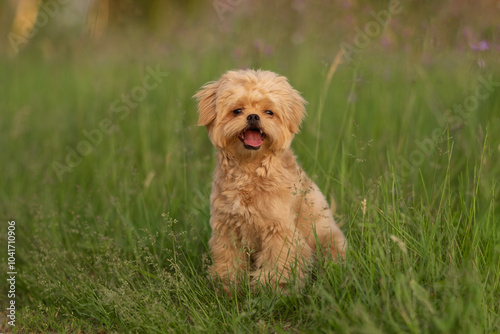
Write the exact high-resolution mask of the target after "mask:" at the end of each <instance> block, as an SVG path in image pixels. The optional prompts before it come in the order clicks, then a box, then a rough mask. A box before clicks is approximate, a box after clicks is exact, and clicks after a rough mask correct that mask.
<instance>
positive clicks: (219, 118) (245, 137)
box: [194, 70, 347, 291]
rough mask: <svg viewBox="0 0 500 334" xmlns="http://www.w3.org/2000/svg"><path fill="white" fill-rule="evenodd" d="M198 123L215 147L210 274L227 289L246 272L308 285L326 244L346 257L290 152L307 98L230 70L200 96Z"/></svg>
mask: <svg viewBox="0 0 500 334" xmlns="http://www.w3.org/2000/svg"><path fill="white" fill-rule="evenodd" d="M194 97H195V98H196V99H197V100H198V102H199V103H198V112H199V119H198V124H199V125H202V126H205V127H206V128H207V130H208V135H209V137H210V140H211V142H212V144H213V145H214V146H215V147H216V149H217V165H216V168H215V172H214V178H213V188H212V195H211V198H210V202H211V210H210V211H211V218H210V225H211V227H212V236H211V239H210V241H209V246H210V249H211V253H212V258H213V265H212V267H211V268H210V273H211V274H212V275H213V276H214V277H218V278H220V279H222V281H223V283H224V286H225V289H226V291H229V286H230V284H231V283H236V281H237V279H238V277H240V275H248V274H249V275H250V277H251V279H252V281H253V282H257V281H260V282H261V283H271V284H273V285H274V286H279V287H283V286H284V285H285V283H286V282H287V281H288V280H289V279H290V278H291V276H292V275H293V277H296V278H297V279H298V280H299V282H303V279H304V277H305V274H306V273H307V268H308V265H309V264H310V263H311V261H312V260H313V258H314V254H315V252H316V247H317V246H320V247H322V248H323V250H324V251H326V252H328V253H330V254H331V255H332V256H333V257H334V258H339V257H340V258H343V257H344V252H345V249H346V247H347V242H346V239H345V237H344V234H343V233H342V231H341V230H340V229H339V227H338V226H337V225H336V224H335V221H334V219H333V217H332V213H331V211H330V208H329V207H328V204H327V202H326V200H325V197H324V196H323V195H322V194H321V192H320V190H319V189H318V187H317V186H316V184H314V183H313V182H312V181H311V180H310V179H309V178H308V177H307V176H306V174H305V173H304V171H303V170H302V169H301V168H300V167H299V166H298V165H297V162H296V157H295V156H294V155H293V152H292V151H291V149H290V143H291V142H292V139H293V137H294V135H295V134H296V133H297V132H298V131H299V127H300V124H301V122H302V120H303V118H304V116H305V103H306V102H305V100H304V99H303V98H302V97H301V96H300V94H299V93H298V92H297V91H296V90H295V89H293V88H292V87H291V86H290V84H289V83H288V81H287V79H286V78H285V77H283V76H279V75H277V74H275V73H273V72H269V71H254V70H239V71H229V72H227V73H225V74H224V75H222V77H221V78H220V79H219V80H218V81H213V82H209V83H207V84H206V85H205V86H203V87H202V88H201V89H200V91H198V93H196V94H195V95H194Z"/></svg>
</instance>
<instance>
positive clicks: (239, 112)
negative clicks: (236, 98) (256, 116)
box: [233, 109, 243, 115]
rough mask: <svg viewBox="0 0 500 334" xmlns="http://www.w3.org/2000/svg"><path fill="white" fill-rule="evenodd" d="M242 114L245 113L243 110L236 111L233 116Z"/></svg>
mask: <svg viewBox="0 0 500 334" xmlns="http://www.w3.org/2000/svg"><path fill="white" fill-rule="evenodd" d="M242 112H243V110H241V109H235V110H233V114H235V115H239V114H241V113H242Z"/></svg>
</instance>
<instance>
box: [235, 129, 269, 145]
mask: <svg viewBox="0 0 500 334" xmlns="http://www.w3.org/2000/svg"><path fill="white" fill-rule="evenodd" d="M265 137H266V134H265V133H264V132H262V130H261V129H258V128H250V129H246V130H243V131H242V132H241V133H240V134H239V135H238V138H240V140H241V141H242V142H243V145H244V146H245V148H246V149H247V150H258V149H259V148H260V147H261V146H262V143H263V141H264V138H265Z"/></svg>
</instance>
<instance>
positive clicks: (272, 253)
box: [251, 225, 313, 288]
mask: <svg viewBox="0 0 500 334" xmlns="http://www.w3.org/2000/svg"><path fill="white" fill-rule="evenodd" d="M278 226H279V225H278ZM266 232H267V233H265V237H264V238H263V240H262V250H261V251H260V252H259V253H258V254H257V255H256V261H255V263H256V268H257V269H256V270H255V271H254V272H253V273H252V274H251V276H252V278H254V279H255V280H257V281H259V282H260V283H263V284H266V283H270V284H271V285H272V286H273V287H274V288H276V287H279V288H284V287H285V285H286V283H287V282H290V281H293V280H294V279H295V280H296V282H297V283H299V285H302V284H303V282H304V277H305V274H306V273H307V268H308V267H309V264H310V262H311V260H312V257H313V250H312V249H311V247H309V245H308V244H307V243H306V240H305V239H304V237H303V236H302V235H301V234H300V233H299V231H298V230H296V229H295V228H276V227H274V228H270V229H269V230H268V231H266Z"/></svg>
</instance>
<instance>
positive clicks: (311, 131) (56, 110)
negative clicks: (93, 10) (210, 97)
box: [0, 46, 500, 333]
mask: <svg viewBox="0 0 500 334" xmlns="http://www.w3.org/2000/svg"><path fill="white" fill-rule="evenodd" d="M224 48H225V46H222V47H221V48H220V50H222V49H224ZM220 50H215V51H213V52H208V53H207V54H204V57H203V61H201V57H200V56H199V55H196V54H191V53H188V52H185V51H183V50H178V51H175V52H173V53H172V54H171V56H170V57H167V58H166V59H163V58H159V57H158V58H155V59H153V60H151V59H149V60H145V59H141V60H139V61H136V60H134V61H126V60H113V58H111V59H106V60H95V61H94V60H89V59H85V57H84V56H83V57H76V59H72V60H67V61H57V62H55V61H54V62H51V61H38V60H34V58H32V57H30V56H26V55H25V56H21V57H20V58H18V59H15V60H8V59H3V60H1V61H0V70H1V72H2V77H3V78H7V79H3V82H4V84H2V88H1V89H0V101H2V111H1V113H2V116H1V117H2V121H1V122H0V131H1V133H2V135H1V136H0V147H1V152H2V157H3V159H2V163H1V168H2V173H1V174H2V175H1V177H0V185H1V187H0V189H1V190H0V198H1V201H0V213H1V215H0V216H1V219H2V221H3V222H2V224H1V226H2V229H1V231H0V232H1V234H0V240H1V241H2V247H1V248H2V249H5V248H6V247H4V246H3V245H4V242H6V235H7V224H6V222H7V220H11V219H14V220H15V221H16V228H17V229H16V246H17V247H16V266H17V271H18V275H17V280H16V299H15V300H16V307H17V309H16V310H17V313H16V327H15V328H14V329H12V328H11V327H9V326H8V325H7V324H6V320H3V323H2V324H1V326H2V327H3V328H4V330H14V331H19V332H31V331H34V332H50V331H53V332H78V331H79V330H82V331H83V332H120V333H123V332H151V333H154V332H158V333H164V332H169V331H172V332H179V333H181V332H204V331H205V332H238V333H239V332H248V333H252V332H263V333H266V332H338V333H400V332H401V333H408V332H409V333H459V332H461V333H491V332H499V331H500V304H499V303H498V299H499V296H500V246H499V245H500V220H499V205H500V204H499V201H498V198H499V188H500V186H499V181H500V180H499V176H500V159H499V154H500V118H499V112H498V111H499V110H500V87H494V88H493V89H492V92H491V93H490V94H489V96H488V97H487V98H486V99H485V100H484V101H481V103H480V104H479V105H478V106H477V108H476V109H475V110H474V111H473V112H471V113H470V115H469V116H468V117H467V118H461V119H460V122H454V124H451V123H450V124H448V123H446V122H442V121H441V120H442V119H443V115H444V113H445V111H446V110H447V109H450V108H453V105H454V104H456V103H464V100H465V99H466V98H467V97H468V96H470V95H471V94H472V93H473V92H474V89H475V88H476V87H477V85H478V84H480V81H478V80H479V78H480V76H481V75H482V76H483V77H488V76H489V75H492V76H493V79H494V80H495V81H499V80H500V73H499V71H498V70H499V67H498V66H497V64H495V63H494V61H493V59H491V60H490V59H487V64H488V67H487V69H481V68H479V67H477V65H475V60H474V58H473V56H471V55H470V54H467V53H465V54H460V53H455V52H450V53H447V54H444V55H439V56H436V57H435V58H434V59H433V61H432V62H431V63H428V64H424V63H422V62H420V61H417V60H415V57H414V55H408V54H405V53H403V52H399V51H396V52H392V53H390V54H387V53H381V52H377V51H374V50H365V51H364V53H363V54H362V55H361V56H360V59H359V60H357V61H355V62H353V63H351V64H344V65H342V66H340V67H339V68H338V70H337V72H336V73H335V74H334V76H333V79H332V82H331V84H330V86H329V88H328V91H327V92H326V95H325V100H324V102H325V104H324V107H323V109H322V113H321V119H318V117H320V116H319V113H318V110H319V108H320V107H319V105H320V99H321V94H322V89H323V86H324V82H325V80H326V73H327V72H328V66H329V64H326V63H324V62H323V63H322V62H321V61H318V59H317V56H316V55H314V54H313V53H312V52H310V53H308V52H307V48H306V47H302V48H297V49H294V51H296V52H297V54H293V52H290V50H288V49H284V50H282V51H276V54H275V55H274V56H273V57H268V58H265V57H263V58H259V59H257V60H254V61H255V63H253V64H252V66H255V67H261V68H265V69H270V70H274V71H277V72H279V73H281V74H283V75H286V76H288V77H289V79H290V81H291V83H292V85H293V86H295V87H296V88H297V89H298V90H299V91H301V92H302V93H303V95H304V97H305V98H306V99H307V100H308V101H309V106H308V111H309V115H308V117H307V119H306V120H305V122H304V124H303V127H302V132H301V133H300V134H299V135H298V136H297V137H296V138H295V141H294V143H293V148H294V151H295V153H296V154H297V155H298V157H299V161H300V162H301V163H302V165H303V166H304V168H305V170H306V171H307V172H308V174H309V175H310V176H311V177H313V179H314V180H315V181H316V182H317V183H318V185H319V186H320V188H321V189H322V190H323V192H324V193H325V194H327V197H330V198H332V196H333V197H334V198H335V201H336V204H337V218H338V221H339V222H341V223H342V224H343V227H342V229H343V230H344V232H345V233H346V235H347V237H348V240H349V242H350V244H349V250H348V253H347V259H346V263H345V264H344V265H337V264H334V263H332V262H331V261H328V259H325V260H322V261H320V263H318V264H317V265H316V266H315V267H314V273H313V275H312V276H313V277H312V278H311V279H310V280H309V281H308V283H307V285H306V287H305V289H304V291H300V292H297V291H296V292H291V293H290V294H289V295H285V296H283V295H278V294H274V293H273V292H272V291H270V290H267V289H262V291H258V292H256V293H254V294H252V293H250V292H248V293H244V294H243V295H239V296H237V297H235V298H233V299H229V298H228V297H227V296H225V295H223V294H219V293H217V292H216V290H217V289H216V287H215V286H214V284H213V283H212V282H211V281H210V280H209V279H208V278H207V274H206V268H207V266H208V264H209V263H210V261H211V260H210V257H209V253H208V247H207V241H208V238H209V236H210V227H209V225H208V220H209V196H210V186H211V175H212V171H213V166H214V154H213V149H212V147H211V145H210V143H209V140H208V138H207V135H206V132H205V130H204V129H203V128H199V127H197V126H196V119H197V115H196V106H195V103H194V101H193V100H192V99H191V96H192V95H193V94H194V92H195V91H196V90H197V89H198V88H199V87H200V86H201V85H202V84H204V83H205V82H206V81H209V80H213V79H215V78H216V77H218V76H219V75H220V74H221V72H223V71H225V70H228V69H230V68H233V67H237V66H239V64H238V62H237V61H235V60H234V59H233V58H232V57H231V55H230V54H226V55H222V56H221V55H220V54H221V53H220V52H219V51H220ZM333 56H334V54H333V55H332V58H331V59H333ZM181 60H182V64H183V65H179V64H180V63H181ZM147 66H150V67H151V68H156V66H159V67H160V68H161V69H162V70H163V71H165V72H168V73H169V75H168V77H166V78H165V79H164V80H163V81H162V82H161V84H160V85H159V86H158V88H156V89H153V90H151V91H149V92H148V94H147V97H146V98H145V99H144V100H142V101H141V102H140V103H138V105H137V107H135V108H131V112H130V114H128V115H127V116H126V117H124V118H123V119H120V117H119V116H120V115H119V114H113V113H112V112H110V104H111V103H113V101H115V100H116V99H119V98H120V97H121V96H122V94H129V93H130V92H132V91H133V89H134V88H135V87H137V86H138V85H141V84H142V82H143V78H144V76H145V75H146V74H147V71H146V67H147ZM5 82H8V84H5ZM455 116H456V115H455ZM107 117H108V118H110V119H111V121H112V124H113V126H114V130H113V132H112V133H110V134H103V136H102V140H101V142H100V144H98V145H94V146H93V147H92V152H91V153H90V154H89V155H88V156H85V157H83V158H82V159H81V162H80V163H79V164H77V165H76V166H75V167H74V168H72V169H71V170H70V171H69V172H67V173H64V174H63V175H62V181H60V180H59V179H58V177H57V175H56V173H55V171H54V169H53V163H54V162H55V161H57V162H60V163H64V161H65V159H66V155H67V154H68V149H67V147H69V148H70V149H73V150H76V149H77V147H78V144H79V143H80V142H81V141H82V140H86V138H85V136H84V135H83V134H82V131H83V130H87V131H91V130H93V129H97V128H98V127H99V124H100V122H101V121H102V120H103V119H104V118H107ZM458 123H460V124H458ZM452 125H453V126H452ZM436 129H437V131H434V130H436ZM434 132H436V133H438V134H439V136H438V137H436V138H437V142H438V143H437V144H433V145H432V147H431V148H429V149H427V148H425V146H422V145H426V144H425V143H427V145H430V144H428V143H429V142H428V141H427V139H429V138H432V136H433V133H434ZM422 143H424V144H422ZM422 147H424V148H422ZM405 161H409V162H410V163H411V162H412V161H413V164H412V165H411V166H410V167H411V168H409V167H408V163H407V162H405ZM363 202H364V203H365V205H364V204H363ZM0 260H1V263H2V266H3V264H4V263H7V255H6V252H5V251H2V252H1V253H0ZM2 268H5V267H2ZM5 272H6V270H2V273H1V274H0V275H1V277H2V280H3V279H4V276H3V275H6V274H5ZM0 295H1V296H2V297H1V298H0V301H1V307H2V309H3V310H4V309H5V307H6V305H7V302H8V300H7V299H6V298H4V296H7V287H6V286H4V285H3V284H2V287H1V288H0Z"/></svg>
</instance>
